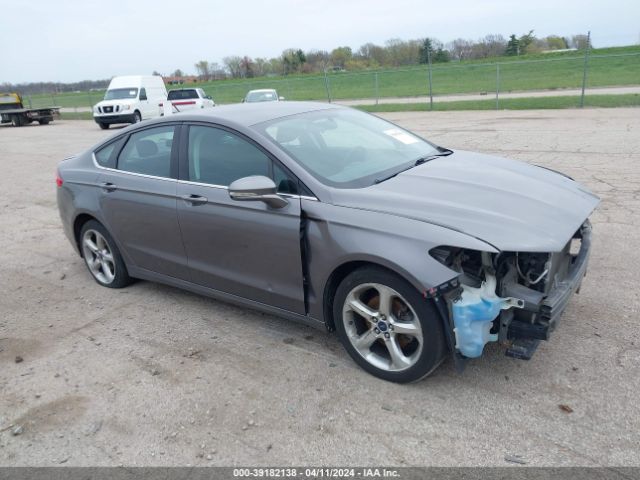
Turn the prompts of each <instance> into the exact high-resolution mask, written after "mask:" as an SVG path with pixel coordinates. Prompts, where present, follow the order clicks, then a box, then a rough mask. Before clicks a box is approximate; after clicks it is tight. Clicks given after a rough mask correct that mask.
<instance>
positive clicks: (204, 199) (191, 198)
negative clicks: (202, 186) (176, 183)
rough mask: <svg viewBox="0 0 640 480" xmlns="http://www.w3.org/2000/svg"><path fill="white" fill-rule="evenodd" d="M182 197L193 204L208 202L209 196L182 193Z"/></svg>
mask: <svg viewBox="0 0 640 480" xmlns="http://www.w3.org/2000/svg"><path fill="white" fill-rule="evenodd" d="M180 198H182V199H183V200H184V201H185V202H187V203H189V204H191V205H192V206H196V205H204V204H205V203H207V202H208V200H207V197H203V196H201V195H181V196H180Z"/></svg>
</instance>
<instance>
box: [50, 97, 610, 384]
mask: <svg viewBox="0 0 640 480" xmlns="http://www.w3.org/2000/svg"><path fill="white" fill-rule="evenodd" d="M56 182H57V185H58V189H57V196H58V207H59V210H60V216H61V218H62V224H63V226H64V230H65V232H66V235H67V236H68V238H69V240H70V242H71V244H72V245H73V247H74V248H75V249H76V250H77V252H78V253H79V254H80V255H81V256H82V257H83V258H84V260H85V262H86V264H87V267H88V270H89V272H90V273H91V275H92V276H93V278H94V279H95V280H96V281H97V282H98V283H99V284H101V285H103V286H105V287H110V288H122V287H125V286H127V285H128V284H130V283H131V281H132V280H133V279H144V280H150V281H156V282H162V283H166V284H168V285H173V286H175V287H178V288H184V289H187V290H191V291H193V292H197V293H200V294H203V295H208V296H211V297H214V298H218V299H222V300H225V301H230V302H234V303H238V304H241V305H245V306H247V307H251V308H256V309H260V310H262V311H265V312H269V313H272V314H275V315H281V316H284V317H287V318H290V319H292V320H296V321H300V322H304V323H306V324H310V325H314V326H320V327H321V328H327V329H329V330H330V331H334V330H335V331H336V332H337V334H338V336H339V338H340V340H341V342H342V343H343V345H344V347H345V348H346V350H347V352H348V353H349V355H351V357H352V358H353V359H354V360H355V361H356V362H357V363H358V364H359V365H360V366H361V367H363V368H364V369H365V370H367V371H368V372H370V373H372V374H373V375H376V376H378V377H380V378H383V379H385V380H390V381H394V382H410V381H415V380H418V379H420V378H422V377H424V376H426V375H427V374H429V373H430V372H432V371H433V370H434V369H435V368H436V367H437V366H438V365H439V364H440V363H441V362H442V361H443V359H444V358H445V357H446V356H447V355H449V356H451V357H452V359H453V361H454V362H455V363H456V366H457V367H460V368H461V367H463V366H464V364H465V362H466V361H467V360H468V359H469V358H476V357H479V356H480V355H481V354H482V352H483V349H484V347H485V345H486V344H487V343H490V342H499V343H501V344H504V345H505V351H506V353H507V355H509V356H512V357H516V358H523V359H528V358H530V357H531V355H532V354H533V352H534V351H535V349H536V347H537V345H538V343H539V341H540V340H547V339H548V338H549V335H550V333H551V332H552V331H553V329H554V328H556V326H557V325H558V322H559V319H560V315H561V314H562V312H563V310H564V309H565V307H566V305H567V303H568V301H569V299H570V297H571V295H572V294H573V293H574V292H575V291H576V290H577V289H578V288H579V287H580V283H581V281H582V278H583V277H584V275H585V272H586V268H587V262H588V257H589V247H590V243H591V227H590V224H589V221H588V217H589V215H590V214H591V212H592V211H593V210H594V208H595V207H596V206H597V204H598V202H599V200H598V198H597V197H596V196H595V195H593V194H592V193H590V192H589V191H588V190H587V189H585V188H584V187H583V186H581V185H580V184H578V183H577V182H575V181H573V180H572V179H571V178H569V177H567V176H565V175H562V174H559V173H557V172H553V171H550V170H548V169H545V168H541V167H537V166H534V165H528V164H524V163H520V162H516V161H511V160H506V159H502V158H496V157H492V156H487V155H481V154H475V153H470V152H465V151H452V150H450V149H447V148H444V147H440V146H436V145H434V144H432V143H430V142H428V141H427V140H425V139H423V138H421V137H419V136H418V135H415V134H413V133H411V132H409V131H407V130H404V129H402V128H401V127H398V126H396V125H394V124H391V123H389V122H386V121H384V120H382V119H380V118H378V117H375V116H373V115H369V114H366V113H362V112H359V111H356V110H352V109H349V108H344V107H338V106H334V105H328V104H316V103H298V102H272V103H262V104H240V105H231V106H225V107H220V108H216V109H215V110H213V111H206V112H199V113H193V114H191V113H184V114H178V115H173V116H170V117H166V118H162V119H158V120H153V121H148V122H144V123H142V124H138V125H135V126H131V127H128V128H126V129H123V130H121V131H120V132H118V133H117V134H115V135H114V136H112V137H111V138H109V139H107V140H105V141H103V142H101V143H100V144H98V145H96V146H94V147H92V148H91V149H89V150H88V151H86V152H84V153H82V154H80V155H77V156H75V157H72V158H69V159H66V160H64V161H63V162H61V163H60V165H59V167H58V175H57V179H56Z"/></svg>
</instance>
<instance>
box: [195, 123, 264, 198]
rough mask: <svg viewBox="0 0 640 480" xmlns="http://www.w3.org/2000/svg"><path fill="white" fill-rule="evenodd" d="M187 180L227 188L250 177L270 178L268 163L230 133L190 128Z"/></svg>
mask: <svg viewBox="0 0 640 480" xmlns="http://www.w3.org/2000/svg"><path fill="white" fill-rule="evenodd" d="M188 157H189V180H191V181H192V182H200V183H209V184H212V185H222V186H224V187H228V186H229V184H231V182H233V181H235V180H238V179H239V178H243V177H248V176H250V175H265V176H267V177H270V176H271V172H270V168H271V159H270V158H269V157H268V156H267V155H265V154H264V153H263V152H262V151H261V150H260V149H258V148H257V147H256V146H254V145H252V144H251V143H249V142H247V141H246V140H244V139H243V138H241V137H239V136H238V135H235V134H233V133H230V132H227V131H226V130H222V129H219V128H214V127H202V126H198V125H192V126H191V127H190V128H189V154H188Z"/></svg>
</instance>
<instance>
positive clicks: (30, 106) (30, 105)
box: [29, 94, 33, 108]
mask: <svg viewBox="0 0 640 480" xmlns="http://www.w3.org/2000/svg"><path fill="white" fill-rule="evenodd" d="M29 108H33V106H32V104H31V94H29Z"/></svg>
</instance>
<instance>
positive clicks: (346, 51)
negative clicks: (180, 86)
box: [0, 30, 588, 95]
mask: <svg viewBox="0 0 640 480" xmlns="http://www.w3.org/2000/svg"><path fill="white" fill-rule="evenodd" d="M587 42H588V40H587V36H586V35H572V36H570V37H561V36H558V35H549V36H547V37H544V38H538V37H536V36H535V35H534V32H533V30H531V31H529V32H528V33H525V34H523V35H520V36H517V35H515V34H512V35H511V36H510V37H509V38H508V39H506V38H505V37H503V36H502V35H499V34H491V35H486V36H484V37H483V38H481V39H479V40H469V39H464V38H457V39H455V40H453V41H451V42H448V43H446V44H444V43H443V42H441V41H439V40H438V39H436V38H430V37H426V38H421V39H414V40H401V39H399V38H392V39H390V40H387V41H386V42H385V43H384V44H383V45H377V44H375V43H371V42H370V43H365V44H364V45H362V46H361V47H360V48H358V49H357V50H353V49H352V48H351V47H348V46H341V47H336V48H334V49H333V50H331V51H327V50H308V51H306V52H305V51H303V50H302V49H299V48H288V49H286V50H284V51H283V52H282V54H280V55H279V56H276V57H272V58H265V57H256V58H252V57H249V56H248V55H243V56H239V55H231V56H228V57H224V58H223V59H222V62H221V63H218V62H210V61H207V60H201V61H199V62H198V63H196V64H195V65H194V69H195V71H196V74H197V77H198V78H199V79H200V80H201V81H207V80H222V79H226V78H253V77H262V76H276V75H290V74H300V73H321V72H327V71H344V70H347V71H353V70H366V69H376V68H393V67H402V66H410V65H418V64H425V63H427V62H429V61H431V62H432V63H446V62H459V61H462V60H473V59H483V58H492V57H500V56H514V55H525V54H531V53H539V52H543V51H549V50H563V49H567V48H575V49H584V48H586V46H587ZM153 73H154V74H158V75H160V73H159V72H156V71H154V72H153ZM163 76H167V75H166V74H164V75H163ZM168 76H172V77H184V76H185V73H184V72H183V71H182V70H181V69H176V70H175V71H173V72H171V73H169V74H168ZM108 85H109V79H104V80H83V81H80V82H73V83H62V82H34V83H21V84H10V83H2V84H0V91H4V92H7V91H9V92H11V91H18V92H21V93H22V94H27V95H28V94H39V93H47V94H57V93H63V92H75V91H91V90H94V89H95V90H100V89H104V88H106V87H107V86H108Z"/></svg>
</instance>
